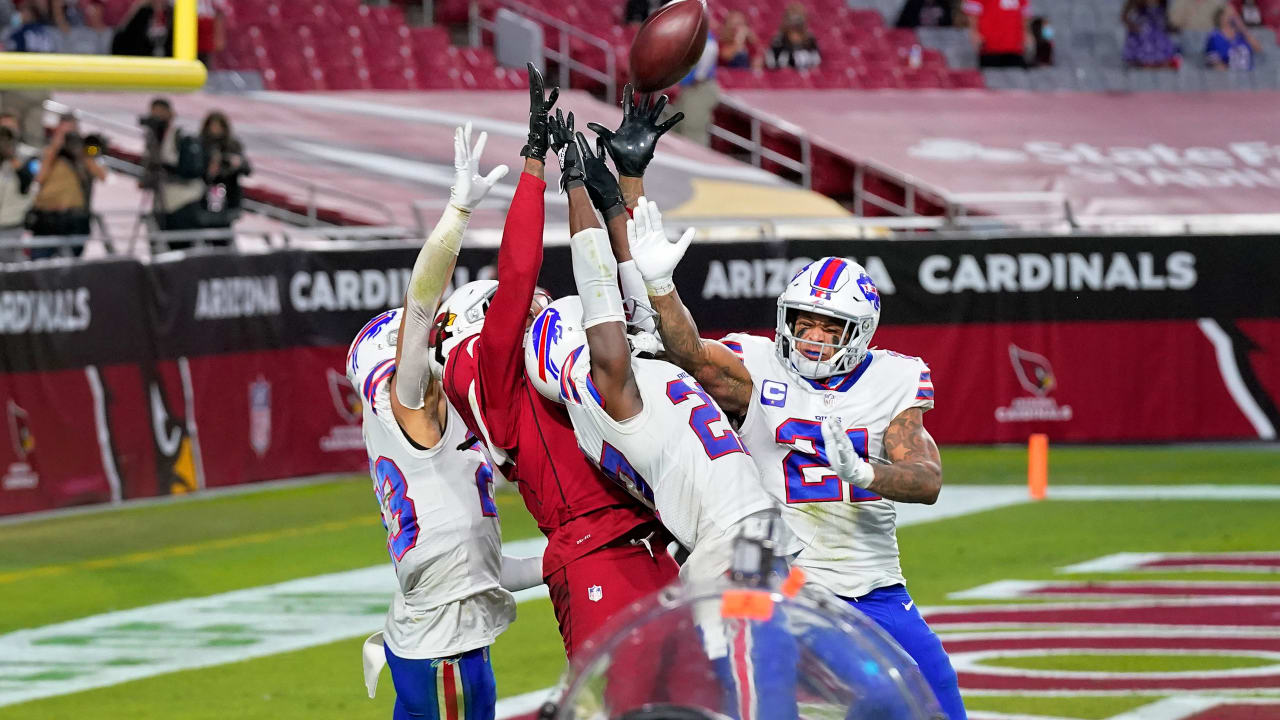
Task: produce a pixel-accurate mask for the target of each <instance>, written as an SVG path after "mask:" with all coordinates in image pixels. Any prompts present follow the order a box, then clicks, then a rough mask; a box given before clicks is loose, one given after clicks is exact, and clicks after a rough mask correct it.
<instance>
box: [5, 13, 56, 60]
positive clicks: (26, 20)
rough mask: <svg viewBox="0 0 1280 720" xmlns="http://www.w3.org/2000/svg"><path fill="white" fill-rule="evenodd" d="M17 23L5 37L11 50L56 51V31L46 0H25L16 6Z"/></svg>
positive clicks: (6, 46) (6, 43)
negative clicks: (39, 0) (42, 0)
mask: <svg viewBox="0 0 1280 720" xmlns="http://www.w3.org/2000/svg"><path fill="white" fill-rule="evenodd" d="M18 17H19V25H18V27H16V28H14V30H13V32H11V33H9V36H8V38H6V39H5V48H6V49H7V50H11V51H13V52H58V49H59V41H58V31H57V30H55V29H54V26H53V22H52V15H51V14H50V12H49V3H48V2H47V0H45V1H44V2H38V1H37V0H27V2H24V3H22V5H21V6H20V7H19V8H18Z"/></svg>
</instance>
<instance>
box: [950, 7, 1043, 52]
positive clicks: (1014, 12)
mask: <svg viewBox="0 0 1280 720" xmlns="http://www.w3.org/2000/svg"><path fill="white" fill-rule="evenodd" d="M962 7H963V9H964V13H965V15H966V16H968V21H969V37H970V39H971V40H972V41H973V45H974V47H975V48H976V49H977V51H978V65H979V67H984V68H988V67H1026V66H1027V58H1026V49H1027V30H1026V14H1027V0H964V5H963V6H962Z"/></svg>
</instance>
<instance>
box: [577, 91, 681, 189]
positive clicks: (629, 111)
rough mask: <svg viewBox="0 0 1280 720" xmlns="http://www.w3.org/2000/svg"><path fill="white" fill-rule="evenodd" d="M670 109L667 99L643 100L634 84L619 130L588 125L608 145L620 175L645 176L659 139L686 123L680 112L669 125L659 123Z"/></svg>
mask: <svg viewBox="0 0 1280 720" xmlns="http://www.w3.org/2000/svg"><path fill="white" fill-rule="evenodd" d="M666 106H667V96H666V95H662V96H661V97H659V98H658V99H657V100H656V101H654V99H653V97H652V96H649V97H643V98H642V97H641V96H640V94H639V93H637V92H636V91H635V90H634V89H633V88H632V87H631V83H627V86H626V87H625V88H623V90H622V124H621V125H619V126H618V129H617V130H609V129H608V128H606V127H604V126H603V125H600V124H598V123H587V127H588V128H589V129H591V131H592V132H594V133H595V134H596V135H599V136H600V139H601V140H603V141H604V146H605V148H606V149H607V150H608V152H609V157H611V158H613V165H614V167H616V168H617V169H618V174H619V175H625V176H627V177H641V176H643V175H644V171H645V168H646V167H648V166H649V161H650V160H653V152H654V150H656V149H657V147H658V138H660V137H662V136H663V135H664V134H665V133H666V132H667V131H668V130H670V129H671V128H673V127H675V125H676V123H678V122H680V121H681V120H683V119H684V113H680V112H678V113H676V114H675V115H672V116H671V117H670V118H667V120H666V121H665V122H658V121H659V119H660V118H661V117H662V111H663V109H664V108H666Z"/></svg>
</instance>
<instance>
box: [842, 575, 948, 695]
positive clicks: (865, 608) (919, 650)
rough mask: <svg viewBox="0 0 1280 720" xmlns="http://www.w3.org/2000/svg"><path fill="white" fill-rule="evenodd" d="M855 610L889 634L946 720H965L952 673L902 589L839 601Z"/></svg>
mask: <svg viewBox="0 0 1280 720" xmlns="http://www.w3.org/2000/svg"><path fill="white" fill-rule="evenodd" d="M842 599H843V600H844V601H845V602H847V603H849V605H851V606H852V607H853V608H854V609H855V610H859V611H861V612H862V613H863V614H864V615H866V616H867V617H869V618H871V619H872V620H874V621H875V622H876V624H877V625H879V626H880V627H881V628H883V629H884V631H885V632H887V633H889V635H890V637H892V638H893V639H894V640H896V641H897V642H898V644H899V645H901V646H902V649H903V650H906V651H907V654H908V655H910V656H911V658H912V659H913V660H915V661H916V665H919V666H920V674H921V675H924V679H925V681H926V682H928V683H929V687H930V688H931V689H932V690H933V694H934V695H935V696H936V697H937V698H938V704H939V705H941V706H942V709H943V711H944V712H946V713H947V717H948V718H949V719H950V720H965V719H966V718H967V717H968V716H967V714H966V713H965V710H964V701H963V700H961V699H960V686H959V684H958V683H957V682H956V671H955V669H954V668H952V667H951V659H950V658H948V657H947V651H946V650H943V649H942V642H941V641H940V640H938V636H937V635H934V634H933V631H932V630H930V629H929V625H928V623H926V622H925V621H924V618H923V617H921V616H920V611H919V609H917V608H916V606H915V601H914V600H912V599H911V596H910V595H908V594H907V589H906V588H905V587H903V586H902V585H891V586H889V587H884V588H877V589H875V590H872V591H871V592H869V593H867V594H866V595H863V596H862V597H860V598H857V599H856V600H851V599H849V598H842Z"/></svg>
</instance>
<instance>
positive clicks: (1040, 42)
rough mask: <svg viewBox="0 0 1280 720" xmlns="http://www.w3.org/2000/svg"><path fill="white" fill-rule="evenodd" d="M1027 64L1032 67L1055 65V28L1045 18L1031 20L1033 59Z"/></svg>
mask: <svg viewBox="0 0 1280 720" xmlns="http://www.w3.org/2000/svg"><path fill="white" fill-rule="evenodd" d="M1027 64H1028V65H1030V66H1031V67H1049V66H1051V65H1053V26H1052V25H1050V24H1049V21H1048V20H1046V19H1045V18H1042V17H1036V18H1032V19H1031V57H1030V58H1028V59H1027Z"/></svg>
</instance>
